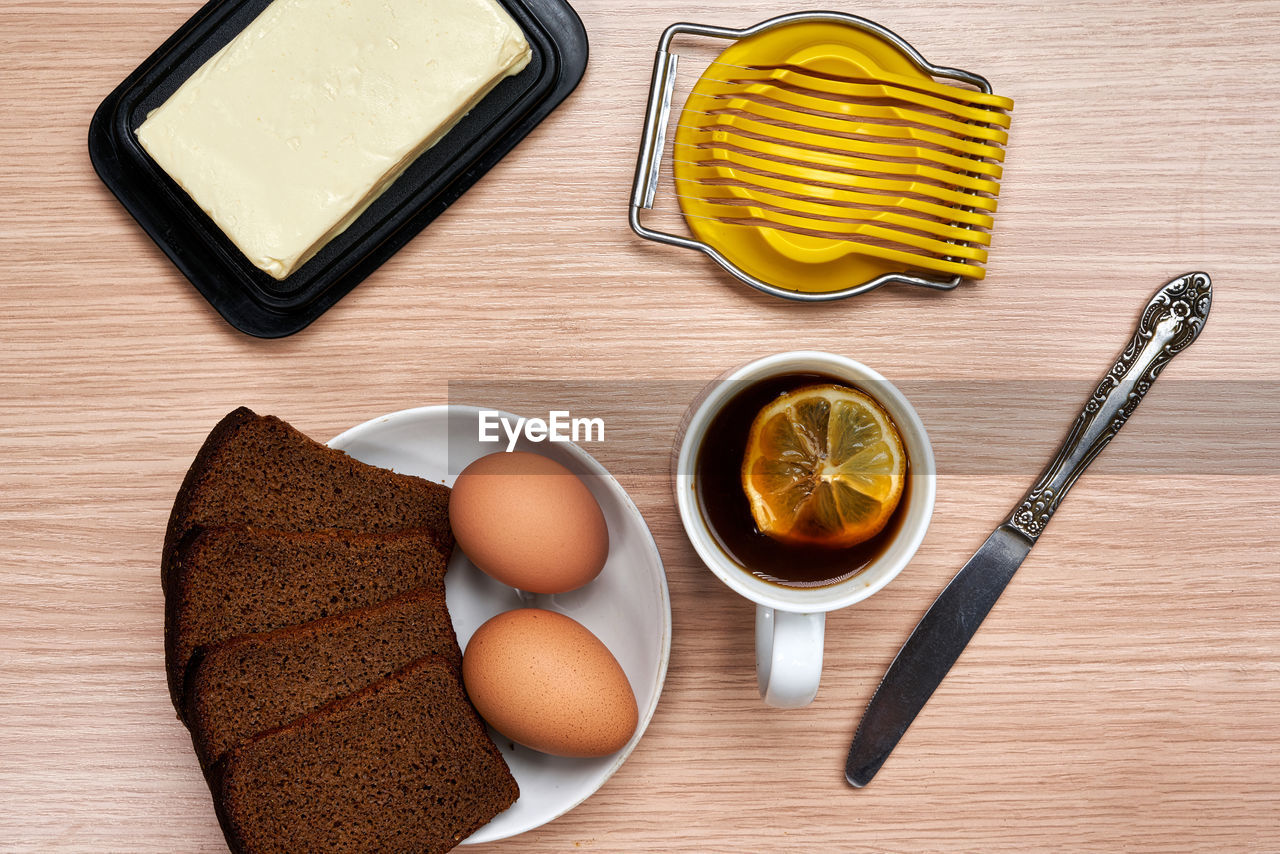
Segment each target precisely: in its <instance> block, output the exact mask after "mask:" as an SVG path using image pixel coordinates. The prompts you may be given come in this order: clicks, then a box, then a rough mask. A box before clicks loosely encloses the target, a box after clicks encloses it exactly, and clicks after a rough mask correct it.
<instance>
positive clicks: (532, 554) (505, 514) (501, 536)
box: [449, 451, 609, 593]
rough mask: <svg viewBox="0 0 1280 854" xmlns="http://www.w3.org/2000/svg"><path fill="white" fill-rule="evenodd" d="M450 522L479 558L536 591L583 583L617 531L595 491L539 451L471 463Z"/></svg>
mask: <svg viewBox="0 0 1280 854" xmlns="http://www.w3.org/2000/svg"><path fill="white" fill-rule="evenodd" d="M449 524H450V525H451V526H452V528H453V535H454V537H455V538H456V539H457V541H458V547H459V548H461V549H462V551H463V553H464V554H466V556H467V557H468V558H470V559H471V562H472V563H474V564H475V565H476V566H478V567H479V568H480V569H481V570H483V571H484V572H485V573H487V574H489V575H491V576H493V577H494V578H496V579H497V580H499V581H501V582H502V583H503V584H509V585H511V586H512V587H515V588H518V589H520V590H527V591H529V592H530V593H565V592H567V591H569V590H574V589H576V588H578V587H581V586H582V585H584V584H586V583H587V582H588V581H590V580H591V579H593V578H595V577H596V576H597V575H599V574H600V570H601V569H603V568H604V563H605V560H606V559H607V558H608V557H609V529H608V527H607V526H606V525H605V521H604V513H603V512H601V510H600V505H599V504H598V503H597V502H596V499H595V496H593V495H592V494H591V490H589V489H587V485H586V484H585V483H583V482H582V481H581V480H579V479H578V477H577V475H575V474H574V473H573V472H571V471H569V470H568V469H567V468H565V467H564V466H562V465H560V464H559V463H558V462H556V461H555V460H551V459H548V458H547V457H544V456H541V455H539V454H530V453H525V452H522V451H515V452H512V453H498V454H489V455H488V456H486V457H481V458H480V459H478V460H476V461H475V462H473V463H472V464H471V465H469V466H467V467H466V468H465V469H463V470H462V473H461V474H459V475H458V480H457V482H456V483H454V486H453V494H452V495H451V496H450V498H449Z"/></svg>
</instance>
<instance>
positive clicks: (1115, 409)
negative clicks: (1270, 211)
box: [845, 273, 1213, 788]
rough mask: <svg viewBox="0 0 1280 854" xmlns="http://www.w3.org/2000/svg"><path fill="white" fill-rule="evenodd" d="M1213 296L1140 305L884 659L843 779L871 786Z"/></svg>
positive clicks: (1177, 289)
mask: <svg viewBox="0 0 1280 854" xmlns="http://www.w3.org/2000/svg"><path fill="white" fill-rule="evenodd" d="M1212 301H1213V287H1212V283H1211V282H1210V279H1209V276H1208V275H1206V274H1204V273H1187V274H1185V275H1182V276H1179V277H1178V278H1176V279H1174V280H1172V281H1170V282H1169V283H1167V284H1166V285H1165V286H1164V287H1162V288H1161V289H1160V290H1158V291H1157V292H1156V294H1155V296H1153V297H1152V298H1151V300H1150V302H1148V303H1147V307H1146V308H1145V309H1144V310H1143V312H1142V316H1141V318H1140V319H1139V321H1138V328H1137V329H1136V330H1135V332H1134V334H1133V338H1132V339H1131V340H1130V341H1129V344H1128V346H1127V347H1125V349H1124V350H1123V351H1121V353H1120V355H1119V356H1118V357H1117V358H1116V361H1115V362H1114V363H1113V365H1112V367H1111V370H1109V371H1108V372H1107V375H1106V376H1105V377H1103V378H1102V381H1101V382H1100V383H1098V386H1097V388H1096V389H1095V390H1094V392H1093V395H1092V396H1091V397H1090V398H1089V400H1088V402H1086V403H1085V406H1084V409H1083V411H1081V413H1080V415H1079V416H1078V417H1077V418H1076V420H1075V422H1074V423H1073V424H1072V425H1071V429H1070V430H1069V431H1068V432H1067V437H1066V438H1065V439H1064V440H1063V443H1062V446H1061V447H1060V448H1059V449H1058V453H1057V454H1056V455H1055V456H1054V458H1053V459H1052V460H1051V461H1050V462H1049V465H1048V466H1046V467H1045V469H1044V471H1043V472H1041V474H1040V477H1039V478H1038V479H1037V480H1036V483H1035V485H1034V486H1032V487H1031V489H1030V490H1029V491H1028V492H1027V494H1026V495H1025V496H1023V499H1022V501H1021V502H1019V503H1018V505H1017V506H1016V507H1014V509H1013V512H1012V513H1011V514H1010V516H1009V518H1008V519H1007V520H1006V521H1005V522H1004V523H1003V524H1001V525H1000V526H998V527H997V528H996V529H995V531H994V532H992V534H991V536H989V537H987V541H986V542H985V543H983V544H982V546H981V547H980V548H979V549H978V551H977V552H975V553H974V555H973V557H971V558H969V561H968V562H967V563H966V564H965V565H964V567H962V568H961V570H960V571H959V572H958V573H957V574H956V576H955V577H954V578H953V579H951V581H950V583H948V584H947V586H946V587H945V588H944V589H943V591H942V593H940V594H939V595H938V598H937V599H936V600H934V603H933V604H932V605H931V606H929V610H928V611H926V612H925V614H924V616H923V617H922V618H921V619H920V622H919V623H918V624H917V625H916V627H915V629H914V630H913V631H912V632H911V635H910V636H909V637H908V638H907V642H906V643H905V644H903V646H902V649H901V650H899V651H898V655H897V656H896V657H895V658H894V660H893V662H892V663H891V664H890V665H889V669H888V671H886V673H885V676H884V678H883V679H882V680H881V681H880V685H879V687H878V688H876V692H875V693H874V694H873V695H872V696H871V701H870V703H868V704H867V710H866V712H864V713H863V715H862V720H861V721H860V722H859V724H858V728H857V730H856V731H855V732H854V735H853V743H852V744H851V745H850V747H849V755H848V758H847V759H846V760H845V778H846V779H847V780H848V781H849V783H850V785H853V786H855V787H858V788H861V787H863V786H865V785H867V784H868V783H870V782H871V779H872V778H873V777H874V776H875V775H876V772H877V771H879V770H880V767H881V766H882V765H883V764H884V762H885V760H886V759H888V758H889V754H890V753H892V752H893V749H894V747H895V746H897V744H898V741H899V740H901V738H902V736H903V735H904V734H905V733H906V731H907V728H908V727H910V726H911V722H912V721H914V720H915V718H916V715H918V714H919V713H920V711H921V710H922V709H923V708H924V706H925V703H927V702H928V701H929V698H930V697H931V696H932V695H933V692H934V691H935V690H936V689H937V687H938V685H940V684H941V683H942V680H943V678H944V677H945V676H946V675H947V672H948V671H949V670H950V669H951V666H952V665H953V664H955V663H956V661H957V659H959V657H960V654H961V653H962V652H963V651H964V648H965V646H966V645H968V643H969V640H970V639H971V638H972V637H973V636H974V633H975V632H977V630H978V626H980V625H981V624H982V621H983V619H985V618H986V616H987V614H988V613H989V612H990V611H991V608H992V607H993V606H994V605H995V603H996V601H997V600H998V599H999V598H1000V594H1001V593H1002V592H1004V589H1005V587H1006V586H1008V584H1009V582H1010V581H1012V580H1013V576H1014V573H1016V572H1017V570H1018V567H1019V566H1021V565H1022V562H1023V560H1025V559H1026V557H1027V555H1028V554H1029V553H1030V552H1031V548H1032V546H1034V545H1035V543H1036V540H1037V539H1038V538H1039V536H1040V534H1041V533H1042V532H1043V531H1044V528H1045V525H1047V524H1048V522H1049V519H1050V518H1052V516H1053V513H1054V511H1056V510H1057V509H1058V506H1059V504H1060V503H1061V502H1062V499H1063V497H1065V496H1066V494H1067V491H1068V490H1069V489H1070V488H1071V486H1072V485H1073V484H1074V483H1075V482H1076V480H1077V479H1078V478H1079V477H1080V475H1081V474H1082V473H1083V472H1084V470H1085V468H1087V467H1088V465H1089V463H1091V462H1092V461H1093V460H1094V459H1095V458H1096V457H1097V456H1098V454H1100V453H1101V452H1102V449H1103V448H1105V447H1106V445H1107V443H1108V442H1110V441H1111V439H1112V437H1113V436H1115V434H1116V433H1117V432H1119V430H1120V428H1121V427H1123V426H1124V425H1125V422H1126V421H1128V419H1129V416H1130V415H1132V414H1133V411H1134V410H1135V409H1136V408H1137V407H1138V404H1139V403H1141V402H1142V399H1143V397H1144V396H1145V395H1146V393H1147V390H1148V389H1150V387H1151V384H1152V383H1153V382H1155V379H1156V377H1158V376H1159V375H1160V372H1161V371H1163V370H1164V367H1165V365H1167V364H1168V363H1169V361H1170V360H1171V359H1172V358H1173V357H1174V356H1176V355H1177V354H1178V353H1180V352H1182V351H1183V350H1184V349H1186V348H1187V347H1188V346H1190V345H1191V343H1192V342H1193V341H1195V340H1196V338H1197V337H1198V336H1199V335H1200V331H1201V330H1202V329H1203V328H1204V324H1205V321H1206V320H1207V318H1208V316H1209V308H1210V305H1211V304H1212Z"/></svg>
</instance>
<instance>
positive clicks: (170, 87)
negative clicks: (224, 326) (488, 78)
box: [89, 0, 587, 338]
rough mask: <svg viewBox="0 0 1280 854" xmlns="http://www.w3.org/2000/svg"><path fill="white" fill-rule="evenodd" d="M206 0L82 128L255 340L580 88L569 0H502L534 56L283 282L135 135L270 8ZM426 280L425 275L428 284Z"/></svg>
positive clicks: (361, 263) (447, 199)
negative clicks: (240, 246)
mask: <svg viewBox="0 0 1280 854" xmlns="http://www.w3.org/2000/svg"><path fill="white" fill-rule="evenodd" d="M269 2H270V0H212V2H210V3H208V4H207V5H206V6H204V8H202V9H201V10H200V11H199V12H197V13H196V14H195V16H194V17H192V18H191V20H189V21H187V22H186V23H185V24H183V26H182V27H181V29H179V30H178V31H177V32H176V33H174V34H173V35H172V36H171V37H170V38H169V39H168V41H166V42H165V43H164V44H163V45H161V46H160V48H159V49H158V50H156V52H155V53H153V54H152V55H151V56H150V57H149V58H148V59H147V61H146V62H144V63H143V64H142V65H141V66H139V67H138V68H137V69H136V70H135V71H134V72H133V73H132V74H130V75H129V76H128V77H127V78H126V79H125V80H124V82H123V83H121V84H120V85H119V87H117V88H116V90H115V91H114V92H112V93H111V94H110V95H109V96H107V98H106V100H104V101H103V102H102V104H101V106H99V107H98V110H97V112H96V113H95V114H94V117H93V121H92V122H91V123H90V125H89V156H90V159H92V161H93V166H94V168H95V169H96V170H97V172H98V175H99V177H101V178H102V180H103V182H104V183H105V184H106V185H107V187H108V188H110V190H111V192H113V193H115V195H116V197H117V198H118V199H119V200H120V202H121V203H122V204H123V205H124V206H125V208H126V209H128V211H129V213H130V214H132V215H133V217H134V218H135V219H136V220H137V221H138V222H139V223H140V224H141V225H142V227H143V229H144V230H146V232H147V234H149V235H150V236H151V238H152V239H153V240H154V241H155V242H156V243H157V244H158V245H159V246H160V248H161V249H163V250H164V252H165V254H167V255H168V256H169V258H170V259H172V261H173V263H174V264H176V265H177V267H178V269H179V270H181V271H182V273H183V275H185V276H186V277H187V278H188V279H190V280H191V283H192V284H193V285H195V286H196V288H197V290H199V291H200V293H201V294H203V295H204V297H205V299H207V300H208V301H209V302H210V303H211V304H212V305H213V307H214V308H215V309H217V310H218V312H219V313H220V314H221V315H222V316H223V317H224V318H226V319H227V321H228V322H229V323H231V325H232V326H234V327H236V328H237V329H239V330H241V331H243V332H246V333H248V334H250V335H256V336H258V337H261V338H279V337H283V336H285V335H291V334H292V333H294V332H297V331H298V330H300V329H302V328H304V327H305V326H307V324H309V323H311V322H312V321H313V320H315V319H316V318H317V317H319V316H320V315H321V314H323V313H324V312H325V311H327V310H328V309H329V308H330V307H331V306H333V304H334V303H336V302H337V301H338V300H339V299H341V298H342V297H343V296H345V295H346V294H347V293H348V292H349V291H350V290H351V289H352V288H354V287H355V286H356V285H357V284H359V283H360V282H361V281H362V280H363V279H364V278H365V277H366V276H368V275H369V274H370V273H372V272H373V271H374V270H375V269H377V268H378V266H379V265H380V264H382V263H383V262H384V261H386V260H387V259H388V258H390V257H391V256H392V255H393V254H394V253H395V252H396V251H397V250H399V249H400V247H402V246H404V245H405V243H407V242H408V241H409V240H410V239H412V238H413V236H414V235H416V234H417V233H418V232H420V231H421V230H422V229H424V228H426V226H427V225H428V224H430V223H431V221H432V220H433V219H435V218H436V217H437V216H439V215H440V214H441V213H442V212H443V211H444V210H445V209H446V208H447V207H449V205H451V204H452V203H453V202H454V201H456V200H457V199H458V197H459V196H461V195H462V194H463V193H464V192H466V190H467V189H468V188H469V187H471V185H472V184H474V183H475V182H476V181H477V180H479V179H480V177H481V176H483V175H484V174H485V172H487V171H488V170H489V169H491V168H492V167H493V165H494V164H495V163H497V162H498V161H499V160H501V159H502V158H503V157H504V156H505V155H506V154H507V153H508V152H509V151H511V149H512V148H514V147H515V145H516V144H517V143H518V142H519V141H520V140H521V139H523V138H524V137H525V135H527V134H528V133H529V132H530V131H531V130H533V128H534V127H536V126H537V125H538V123H539V122H541V121H542V120H543V119H544V118H546V117H547V115H548V114H550V113H551V111H552V110H554V109H555V108H556V106H558V105H559V104H560V102H561V101H563V100H564V99H565V98H566V97H567V96H568V95H569V93H570V92H572V91H573V90H574V88H575V87H576V86H577V85H578V82H579V81H580V80H581V79H582V75H583V73H584V72H585V71H586V67H587V33H586V30H585V29H584V28H583V26H582V21H581V20H580V19H579V18H578V16H577V13H575V12H574V11H573V9H572V8H571V7H570V6H569V5H568V4H567V3H565V2H564V0H499V2H501V3H502V5H503V6H505V7H506V8H507V10H508V11H509V12H510V13H511V16H512V17H513V18H515V20H516V21H517V22H519V24H520V26H521V27H522V28H523V29H524V33H525V37H526V38H527V39H528V41H529V46H530V48H531V49H532V57H531V58H530V60H529V65H528V66H527V67H526V68H525V69H524V71H522V72H520V73H519V74H518V75H516V76H514V77H510V78H508V79H506V80H504V81H502V82H501V83H499V84H498V85H497V86H496V87H495V88H494V89H493V91H491V92H490V93H489V94H488V95H487V96H486V97H485V98H484V100H482V101H481V102H480V103H479V104H478V105H476V107H475V109H473V110H472V111H471V112H470V113H469V114H468V115H467V116H466V117H465V118H464V119H463V120H462V121H461V122H459V123H458V124H457V125H456V126H455V127H454V128H453V129H452V130H451V131H450V132H449V133H448V134H447V135H446V136H445V137H444V139H442V140H441V141H440V142H439V143H437V144H436V145H435V146H434V147H432V148H431V149H429V150H428V151H427V152H426V153H424V154H423V155H422V156H421V157H419V158H418V159H417V160H416V161H415V162H414V163H413V164H412V165H411V166H410V167H409V168H408V169H407V170H406V171H405V172H404V174H403V175H401V176H400V178H399V179H398V180H397V181H396V182H395V183H394V184H393V185H392V186H391V187H390V188H388V189H387V191H386V192H385V193H383V194H382V196H380V197H379V198H378V199H377V200H376V201H375V202H374V203H373V204H372V205H370V206H369V208H368V209H367V210H365V212H364V213H363V214H361V215H360V217H359V218H358V219H357V220H356V221H355V222H354V223H352V224H351V226H350V227H349V228H348V229H347V230H346V231H344V232H343V233H342V234H340V235H338V236H337V237H335V238H334V239H333V240H332V241H331V242H330V243H329V244H328V245H327V246H325V247H324V248H323V249H321V250H320V252H318V253H317V254H316V255H315V257H313V258H311V260H309V261H307V263H306V264H304V265H302V266H301V267H300V268H298V269H297V270H295V271H294V272H293V274H292V275H290V276H289V277H288V278H287V279H285V280H284V281H277V280H275V279H273V278H272V277H270V276H268V275H267V274H266V273H264V272H262V271H261V270H259V269H258V268H256V267H254V266H253V264H251V263H250V262H249V260H248V259H247V258H245V257H244V255H242V254H241V253H240V250H239V249H237V248H236V247H235V245H234V244H233V243H232V242H231V241H230V240H228V239H227V237H226V235H224V234H223V233H222V230H221V229H219V228H218V226H217V225H215V224H214V222H213V221H212V220H211V219H209V217H208V216H207V215H205V213H204V211H202V210H200V208H199V207H197V206H196V204H195V203H194V202H193V201H192V200H191V198H190V197H189V196H188V195H187V194H186V193H185V192H184V191H183V190H182V189H181V188H180V187H178V185H177V184H175V183H174V182H173V180H172V179H170V178H169V176H168V175H167V174H165V172H164V170H162V169H161V168H160V167H159V166H157V165H156V163H155V162H154V161H152V160H151V158H150V157H149V156H148V155H147V154H146V152H145V151H143V149H142V147H141V146H140V145H139V144H138V141H137V137H136V136H135V132H136V131H137V129H138V126H139V125H141V124H142V122H143V120H144V119H145V118H146V117H147V114H148V113H149V112H151V111H152V110H154V109H155V108H156V107H158V106H160V104H162V103H164V101H165V100H166V99H167V98H168V97H169V96H170V95H172V94H173V93H174V92H175V91H176V90H177V88H178V87H179V86H180V85H182V83H183V82H184V81H185V80H186V79H187V78H188V77H189V76H190V75H191V74H192V73H194V72H195V70H196V69H197V68H199V67H200V66H201V65H202V64H203V63H204V62H205V60H207V59H208V58H209V57H211V56H213V54H214V53H216V52H217V51H218V50H220V49H221V48H222V47H223V46H224V45H226V44H227V42H229V41H231V39H232V38H234V37H235V36H236V34H237V33H239V32H240V31H241V30H243V29H244V28H245V27H246V26H248V25H249V23H250V22H251V21H252V20H253V19H254V18H256V17H257V16H258V14H259V13H260V12H261V11H262V10H263V9H265V8H266V7H267V5H268V3H269ZM424 286H429V283H424Z"/></svg>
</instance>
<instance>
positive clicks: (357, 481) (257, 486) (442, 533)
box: [160, 407, 453, 593]
mask: <svg viewBox="0 0 1280 854" xmlns="http://www.w3.org/2000/svg"><path fill="white" fill-rule="evenodd" d="M233 525H254V526H257V527H260V528H274V529H276V530H284V531H314V530H321V529H325V528H342V529H346V530H352V531H363V532H367V533H373V532H378V531H392V530H396V529H399V528H424V529H426V530H428V531H431V532H432V533H433V534H434V535H435V537H436V539H437V540H438V541H439V542H440V545H441V546H443V547H444V548H445V549H446V550H447V549H449V548H452V546H453V535H452V534H451V533H450V531H449V488H448V487H446V486H443V485H441V484H438V483H432V482H431V481H428V480H423V479H422V478H418V477H412V476H410V475H403V474H396V473H395V472H392V471H390V470H388V469H382V468H378V467H376V466H371V465H367V464H365V463H362V462H359V461H357V460H354V459H352V458H351V457H349V456H347V455H346V454H345V453H343V452H342V451H335V450H334V449H332V448H329V447H326V446H324V445H322V444H320V443H319V442H316V441H314V440H313V439H310V438H308V437H307V436H305V435H303V434H302V433H301V432H299V431H298V430H296V429H294V428H293V427H291V426H289V425H288V424H286V423H285V422H284V421H281V420H280V419H279V418H275V417H273V416H270V415H265V416H264V415H257V414H255V413H254V412H253V411H252V410H249V409H246V408H244V407H240V408H239V409H237V410H235V411H234V412H231V413H230V414H228V415H227V416H226V417H225V418H223V419H222V420H221V421H220V422H218V424H217V425H216V426H215V427H214V428H213V431H212V432H210V433H209V436H208V438H206V439H205V441H204V445H203V446H202V447H201V448H200V451H199V452H198V453H197V454H196V458H195V460H194V462H192V464H191V468H190V469H189V470H188V471H187V475H186V477H185V478H184V479H183V481H182V487H181V488H180V489H179V490H178V495H177V498H176V499H175V500H174V503H173V510H172V512H171V513H170V516H169V526H168V530H167V531H166V532H165V539H164V552H163V557H162V560H161V574H160V577H161V583H162V585H163V587H164V590H165V592H166V593H168V592H169V589H170V587H171V582H172V578H171V576H172V573H173V561H174V558H175V557H176V552H177V548H178V545H179V543H181V542H182V540H183V538H184V537H185V536H186V535H187V534H188V532H190V531H191V530H193V529H196V528H221V527H228V526H233Z"/></svg>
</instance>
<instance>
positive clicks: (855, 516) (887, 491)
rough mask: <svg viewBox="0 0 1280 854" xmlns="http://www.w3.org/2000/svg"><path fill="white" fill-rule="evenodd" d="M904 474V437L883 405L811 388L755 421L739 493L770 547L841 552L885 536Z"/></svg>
mask: <svg viewBox="0 0 1280 854" xmlns="http://www.w3.org/2000/svg"><path fill="white" fill-rule="evenodd" d="M906 471H907V454H906V451H905V450H904V449H903V447H902V437H901V436H899V435H898V430H897V428H896V427H894V425H893V420H892V419H890V418H889V414H888V413H887V412H885V411H884V409H883V408H881V406H880V404H878V403H876V402H875V401H874V400H872V399H871V398H870V397H868V396H867V395H865V394H863V393H862V392H860V391H858V390H856V389H852V388H848V387H846V386H841V385H834V384H832V385H812V386H805V387H804V388H800V389H797V390H795V391H791V392H787V393H786V394H783V395H781V396H779V397H778V398H777V399H776V400H774V401H773V402H772V403H770V404H769V405H768V406H766V407H765V408H764V409H762V410H760V413H759V414H758V415H756V418H755V420H754V421H753V422H752V423H751V433H750V434H749V435H748V437H747V450H746V454H745V455H744V457H743V461H742V488H743V490H744V491H745V492H746V494H747V500H748V501H749V502H750V504H751V515H752V516H753V517H754V519H755V522H756V526H757V527H759V529H760V530H761V531H762V532H763V533H765V534H767V535H769V536H770V537H772V538H774V539H775V540H780V541H782V542H786V543H794V544H797V545H820V546H827V547H831V548H846V547H848V546H855V545H857V544H858V543H862V542H865V541H867V540H869V539H871V538H872V537H874V536H875V535H876V534H878V533H880V532H881V531H882V530H883V529H884V526H885V525H886V524H887V523H888V522H889V518H890V517H891V516H892V515H893V511H894V509H895V508H896V507H897V506H898V502H899V500H900V499H901V498H902V489H903V485H904V483H905V478H906Z"/></svg>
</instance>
